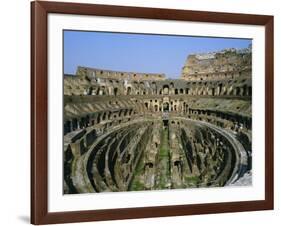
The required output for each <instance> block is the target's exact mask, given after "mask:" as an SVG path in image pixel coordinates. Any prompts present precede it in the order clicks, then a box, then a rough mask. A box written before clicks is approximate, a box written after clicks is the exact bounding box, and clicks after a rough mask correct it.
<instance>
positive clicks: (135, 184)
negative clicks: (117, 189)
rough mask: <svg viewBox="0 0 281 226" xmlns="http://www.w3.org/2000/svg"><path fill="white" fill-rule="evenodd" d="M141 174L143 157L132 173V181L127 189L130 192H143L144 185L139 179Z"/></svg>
mask: <svg viewBox="0 0 281 226" xmlns="http://www.w3.org/2000/svg"><path fill="white" fill-rule="evenodd" d="M143 173H144V156H143V155H142V156H141V158H140V160H139V162H138V164H137V167H136V169H135V171H134V176H133V180H132V182H131V185H130V188H129V190H130V191H143V190H144V183H143V180H142V179H141V177H142V175H143Z"/></svg>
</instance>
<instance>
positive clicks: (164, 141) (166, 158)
mask: <svg viewBox="0 0 281 226" xmlns="http://www.w3.org/2000/svg"><path fill="white" fill-rule="evenodd" d="M158 158H159V168H160V170H159V171H158V172H160V174H159V178H158V184H157V185H156V188H158V189H165V188H167V187H169V186H170V185H169V182H170V150H169V132H168V129H164V130H162V133H161V146H160V150H159V155H158Z"/></svg>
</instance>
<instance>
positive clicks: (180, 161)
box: [31, 1, 273, 224]
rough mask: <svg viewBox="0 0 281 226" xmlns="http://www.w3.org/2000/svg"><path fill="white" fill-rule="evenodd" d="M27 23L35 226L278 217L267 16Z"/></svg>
mask: <svg viewBox="0 0 281 226" xmlns="http://www.w3.org/2000/svg"><path fill="white" fill-rule="evenodd" d="M31 15H32V16H31V28H32V29H31V30H32V31H31V44H32V47H31V58H32V59H31V61H32V63H31V130H32V134H31V144H32V145H31V146H32V147H31V179H32V180H31V223H33V224H51V223H66V222H83V221H97V220H113V219H129V218H143V217H160V216H179V215H190V214H206V213H221V212H237V211H253V210H270V209H273V17H272V16H266V15H247V14H233V13H217V12H202V11H188V10H174V9H160V8H140V7H125V6H111V5H91V4H78V3H60V2H45V1H44V2H41V1H35V2H32V3H31Z"/></svg>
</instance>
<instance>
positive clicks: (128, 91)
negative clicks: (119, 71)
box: [127, 86, 132, 95]
mask: <svg viewBox="0 0 281 226" xmlns="http://www.w3.org/2000/svg"><path fill="white" fill-rule="evenodd" d="M131 90H132V89H131V87H130V86H129V87H128V88H127V95H131Z"/></svg>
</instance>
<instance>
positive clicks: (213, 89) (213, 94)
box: [212, 88, 215, 96]
mask: <svg viewBox="0 0 281 226" xmlns="http://www.w3.org/2000/svg"><path fill="white" fill-rule="evenodd" d="M212 96H215V88H212Z"/></svg>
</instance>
